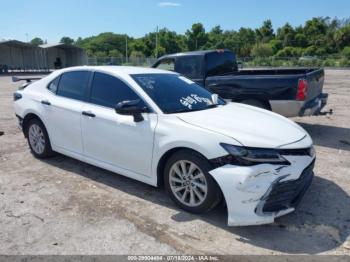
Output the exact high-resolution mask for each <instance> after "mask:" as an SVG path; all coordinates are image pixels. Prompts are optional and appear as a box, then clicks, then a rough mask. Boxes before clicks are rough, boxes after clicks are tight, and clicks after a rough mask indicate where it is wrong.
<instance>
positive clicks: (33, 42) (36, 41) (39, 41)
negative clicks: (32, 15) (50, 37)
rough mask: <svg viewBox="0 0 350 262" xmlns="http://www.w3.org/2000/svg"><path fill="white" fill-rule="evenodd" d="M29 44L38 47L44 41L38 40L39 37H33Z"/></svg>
mask: <svg viewBox="0 0 350 262" xmlns="http://www.w3.org/2000/svg"><path fill="white" fill-rule="evenodd" d="M30 43H31V44H32V45H35V46H39V45H42V44H44V41H43V40H42V39H41V38H39V37H35V38H33V39H32V40H30Z"/></svg>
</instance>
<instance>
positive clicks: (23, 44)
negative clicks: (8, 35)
mask: <svg viewBox="0 0 350 262" xmlns="http://www.w3.org/2000/svg"><path fill="white" fill-rule="evenodd" d="M2 44H4V45H9V46H15V47H25V48H36V47H37V46H35V45H33V44H31V43H26V42H21V41H18V40H5V41H0V45H2Z"/></svg>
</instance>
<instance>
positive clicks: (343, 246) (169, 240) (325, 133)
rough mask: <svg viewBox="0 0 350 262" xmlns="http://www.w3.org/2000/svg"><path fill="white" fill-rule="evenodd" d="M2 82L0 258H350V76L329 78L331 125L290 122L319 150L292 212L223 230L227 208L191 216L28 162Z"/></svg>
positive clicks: (125, 184)
mask: <svg viewBox="0 0 350 262" xmlns="http://www.w3.org/2000/svg"><path fill="white" fill-rule="evenodd" d="M14 90H16V85H15V84H13V83H11V82H10V77H0V131H4V132H5V134H4V135H3V136H1V137H0V254H176V253H183V252H185V253H190V254H203V253H209V254H279V253H291V254H304V253H307V254H348V255H350V237H349V235H350V197H349V194H350V145H349V143H350V71H345V70H330V71H327V72H326V83H325V91H326V92H328V93H329V94H330V98H329V104H328V106H327V108H326V110H327V109H329V108H332V109H333V111H334V115H332V116H319V117H306V118H296V119H295V121H297V122H298V123H300V124H301V125H302V126H303V127H304V128H305V129H306V130H307V131H308V132H309V133H310V135H311V136H312V138H313V139H314V143H315V145H316V151H317V158H318V159H317V162H316V169H315V173H316V177H315V179H314V182H313V184H312V186H311V188H310V190H309V191H308V193H307V194H306V195H305V198H304V201H303V202H302V203H301V205H300V207H299V209H298V210H297V212H294V213H293V214H290V215H287V216H285V217H282V218H280V219H278V220H277V221H276V223H274V224H272V225H266V226H254V227H236V228H229V227H227V226H226V213H225V212H226V211H225V208H224V206H221V207H218V208H217V209H216V210H214V211H213V212H211V213H209V214H206V215H202V216H195V215H191V214H188V213H186V212H183V211H181V210H179V209H178V208H176V207H175V206H174V204H173V203H172V202H171V201H170V200H169V199H168V197H167V196H166V194H165V193H164V191H163V190H162V189H156V188H153V187H151V186H147V185H144V184H142V183H139V182H135V181H133V180H131V179H128V178H125V177H122V176H120V175H117V174H113V173H110V172H107V171H104V170H102V169H99V168H96V167H93V166H90V165H87V164H84V163H82V162H79V161H76V160H74V159H71V158H68V157H65V156H61V155H59V156H56V157H54V158H52V159H49V160H45V161H40V160H37V159H34V158H33V156H32V155H31V154H30V153H29V149H28V146H27V143H26V140H25V139H24V137H23V135H22V133H21V131H20V130H19V129H18V128H17V123H16V119H15V116H14V112H13V109H12V93H13V91H14Z"/></svg>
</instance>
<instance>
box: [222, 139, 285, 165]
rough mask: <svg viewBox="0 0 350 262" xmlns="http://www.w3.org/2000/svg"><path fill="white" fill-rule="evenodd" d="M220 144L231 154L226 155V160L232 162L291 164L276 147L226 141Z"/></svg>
mask: <svg viewBox="0 0 350 262" xmlns="http://www.w3.org/2000/svg"><path fill="white" fill-rule="evenodd" d="M220 145H221V146H222V147H223V148H224V149H225V150H226V151H227V152H228V153H229V155H228V156H226V158H227V159H226V161H229V163H230V164H236V165H244V166H251V165H256V164H264V163H266V164H269V163H270V164H280V165H289V164H290V163H289V162H288V161H287V160H286V159H285V158H284V157H282V156H281V155H280V153H279V152H278V151H277V150H275V149H270V148H253V147H242V146H234V145H229V144H224V143H220Z"/></svg>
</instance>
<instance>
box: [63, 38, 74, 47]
mask: <svg viewBox="0 0 350 262" xmlns="http://www.w3.org/2000/svg"><path fill="white" fill-rule="evenodd" d="M60 43H62V44H67V45H72V44H74V39H72V38H70V37H68V36H64V37H62V38H61V40H60Z"/></svg>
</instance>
